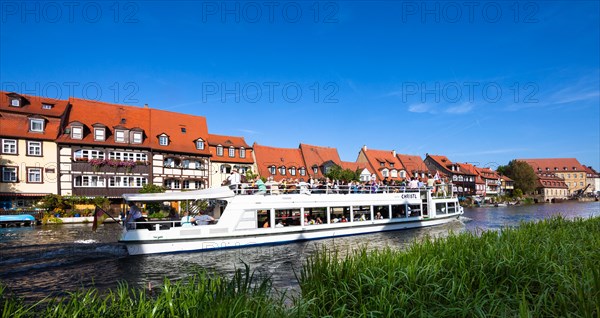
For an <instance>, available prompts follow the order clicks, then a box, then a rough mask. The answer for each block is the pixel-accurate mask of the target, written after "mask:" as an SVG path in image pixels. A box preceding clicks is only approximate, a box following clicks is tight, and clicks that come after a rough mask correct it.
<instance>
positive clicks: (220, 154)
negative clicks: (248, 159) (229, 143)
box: [217, 145, 223, 157]
mask: <svg viewBox="0 0 600 318" xmlns="http://www.w3.org/2000/svg"><path fill="white" fill-rule="evenodd" d="M217 156H220V157H221V156H223V146H221V145H218V146H217Z"/></svg>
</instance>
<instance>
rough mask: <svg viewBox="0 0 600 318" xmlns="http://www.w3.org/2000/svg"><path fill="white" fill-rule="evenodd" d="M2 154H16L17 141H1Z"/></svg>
mask: <svg viewBox="0 0 600 318" xmlns="http://www.w3.org/2000/svg"><path fill="white" fill-rule="evenodd" d="M2 153H6V154H15V155H16V154H17V141H16V140H14V139H2Z"/></svg>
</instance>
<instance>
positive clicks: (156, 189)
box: [140, 183, 167, 213]
mask: <svg viewBox="0 0 600 318" xmlns="http://www.w3.org/2000/svg"><path fill="white" fill-rule="evenodd" d="M166 190H167V189H165V187H163V186H159V185H155V184H150V183H149V184H146V185H144V186H143V187H142V188H141V189H140V193H163V192H165V191H166ZM160 205H161V203H159V202H148V203H146V209H147V210H148V212H149V213H156V212H158V211H160Z"/></svg>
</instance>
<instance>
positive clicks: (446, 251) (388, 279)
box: [300, 217, 600, 317]
mask: <svg viewBox="0 0 600 318" xmlns="http://www.w3.org/2000/svg"><path fill="white" fill-rule="evenodd" d="M599 264H600V218H594V219H589V220H582V219H578V220H573V221H568V220H565V219H563V218H561V217H555V218H552V219H547V220H544V221H541V222H539V223H522V224H521V225H520V227H519V228H505V229H503V230H501V231H498V232H495V231H488V232H483V233H481V235H477V234H472V233H462V234H459V235H451V236H450V237H448V238H445V239H429V240H425V241H423V242H421V243H419V244H413V245H411V247H410V248H409V249H408V250H407V251H404V252H402V251H397V250H392V249H384V250H381V251H374V252H370V253H367V252H366V250H364V249H362V250H358V251H354V252H353V253H351V255H349V256H347V257H344V258H342V259H341V260H340V259H338V254H337V252H335V251H327V250H323V251H321V252H319V253H317V254H316V255H314V256H312V257H310V258H309V260H308V261H307V264H306V265H305V266H304V269H303V270H302V271H301V273H300V285H301V289H302V298H303V299H304V300H305V301H307V300H310V302H309V308H308V309H307V310H308V311H309V312H310V313H312V315H314V316H333V317H347V316H370V317H389V316H397V317H403V316H413V317H416V316H432V317H466V316H469V317H471V316H479V317H484V316H485V317H506V316H519V315H520V316H530V315H531V316H534V317H564V316H579V317H598V315H600V266H599Z"/></svg>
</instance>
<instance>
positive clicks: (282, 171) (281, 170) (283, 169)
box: [279, 166, 285, 176]
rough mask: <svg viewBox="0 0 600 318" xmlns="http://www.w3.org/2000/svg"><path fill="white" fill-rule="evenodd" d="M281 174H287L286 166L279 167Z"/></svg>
mask: <svg viewBox="0 0 600 318" xmlns="http://www.w3.org/2000/svg"><path fill="white" fill-rule="evenodd" d="M279 174H280V175H282V176H285V166H281V167H279Z"/></svg>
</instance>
